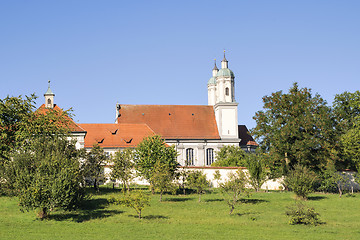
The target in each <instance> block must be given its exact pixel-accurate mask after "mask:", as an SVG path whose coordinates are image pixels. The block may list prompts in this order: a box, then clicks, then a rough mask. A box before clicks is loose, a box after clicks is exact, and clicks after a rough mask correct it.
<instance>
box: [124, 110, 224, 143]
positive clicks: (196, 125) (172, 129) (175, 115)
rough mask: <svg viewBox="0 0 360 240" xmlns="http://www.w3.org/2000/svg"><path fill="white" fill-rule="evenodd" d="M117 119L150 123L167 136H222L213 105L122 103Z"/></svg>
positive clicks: (211, 137) (171, 137)
mask: <svg viewBox="0 0 360 240" xmlns="http://www.w3.org/2000/svg"><path fill="white" fill-rule="evenodd" d="M117 120H118V123H121V124H123V123H127V124H129V123H131V124H134V123H136V124H139V123H143V124H147V125H148V126H149V127H150V128H151V129H152V130H153V131H154V132H155V133H156V134H159V135H161V136H162V137H163V138H164V139H220V136H219V132H218V128H217V125H216V120H215V113H214V109H213V107H212V106H202V105H120V109H119V117H118V119H117Z"/></svg>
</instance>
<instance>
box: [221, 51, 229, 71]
mask: <svg viewBox="0 0 360 240" xmlns="http://www.w3.org/2000/svg"><path fill="white" fill-rule="evenodd" d="M221 68H228V60H226V57H225V50H224V59H223V60H222V61H221Z"/></svg>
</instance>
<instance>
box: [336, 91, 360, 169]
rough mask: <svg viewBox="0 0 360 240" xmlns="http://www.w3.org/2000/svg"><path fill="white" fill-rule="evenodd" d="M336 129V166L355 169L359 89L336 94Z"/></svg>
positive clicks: (358, 157)
mask: <svg viewBox="0 0 360 240" xmlns="http://www.w3.org/2000/svg"><path fill="white" fill-rule="evenodd" d="M333 112H334V116H335V120H336V123H337V124H336V130H337V133H338V134H339V136H340V139H339V143H340V146H338V149H337V151H338V154H339V155H340V157H339V160H340V161H338V164H337V168H338V169H344V168H350V169H353V170H356V169H357V168H358V165H359V163H360V155H359V149H360V143H359V140H360V117H359V115H360V91H356V92H354V93H350V92H344V93H342V94H337V95H336V96H335V99H334V102H333Z"/></svg>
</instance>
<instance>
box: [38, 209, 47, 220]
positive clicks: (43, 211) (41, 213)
mask: <svg viewBox="0 0 360 240" xmlns="http://www.w3.org/2000/svg"><path fill="white" fill-rule="evenodd" d="M37 216H38V217H39V218H40V219H41V220H43V219H45V218H47V217H48V216H49V215H48V213H47V208H46V207H44V208H41V209H40V211H39V212H38V214H37Z"/></svg>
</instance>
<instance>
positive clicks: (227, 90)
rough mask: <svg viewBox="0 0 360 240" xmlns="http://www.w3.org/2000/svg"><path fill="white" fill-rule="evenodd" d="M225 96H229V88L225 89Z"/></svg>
mask: <svg viewBox="0 0 360 240" xmlns="http://www.w3.org/2000/svg"><path fill="white" fill-rule="evenodd" d="M225 95H226V96H229V88H228V87H227V88H225Z"/></svg>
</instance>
